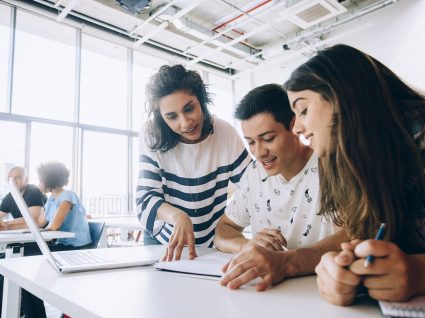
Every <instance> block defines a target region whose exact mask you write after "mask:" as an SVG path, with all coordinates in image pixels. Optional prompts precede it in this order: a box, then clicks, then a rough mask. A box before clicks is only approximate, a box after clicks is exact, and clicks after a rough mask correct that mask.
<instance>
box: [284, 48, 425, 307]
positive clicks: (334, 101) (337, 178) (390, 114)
mask: <svg viewBox="0 0 425 318" xmlns="http://www.w3.org/2000/svg"><path fill="white" fill-rule="evenodd" d="M284 87H285V89H286V91H287V92H288V97H289V100H290V103H291V106H292V109H293V110H294V112H295V114H296V121H295V124H294V132H296V133H298V134H304V135H305V137H306V138H310V139H311V146H312V148H313V149H314V152H315V154H316V155H317V156H319V157H320V163H321V175H320V177H321V179H320V181H321V183H320V186H321V191H322V192H321V193H322V198H321V202H322V205H321V211H320V214H321V215H324V216H328V217H332V219H333V220H334V222H335V223H337V224H340V225H341V226H342V227H343V228H344V229H346V230H347V231H348V232H349V234H350V236H351V237H353V238H355V239H357V240H355V241H352V242H350V243H348V242H347V243H344V244H343V245H342V248H343V251H342V252H341V253H338V252H329V253H326V254H325V255H323V257H322V259H321V261H320V263H319V265H318V266H317V268H316V272H317V275H318V277H317V282H318V286H319V291H320V294H321V296H322V297H323V298H325V299H326V300H327V301H329V302H331V303H334V304H338V305H349V304H351V303H352V302H353V301H354V299H355V297H356V294H357V291H358V289H359V287H360V285H363V286H364V287H365V288H366V289H367V292H368V294H369V296H371V297H372V298H375V299H377V300H389V301H404V300H407V299H409V298H410V297H412V296H414V295H416V294H423V293H425V225H424V223H425V174H424V167H425V165H424V163H425V160H424V158H425V96H424V95H423V94H422V93H420V92H419V91H417V90H415V89H413V88H411V87H410V86H408V85H407V84H405V83H404V82H403V81H402V80H401V79H400V78H399V77H398V76H397V75H396V74H394V73H393V72H392V71H391V70H390V69H389V68H387V67H386V66H385V65H383V64H382V63H381V62H379V61H378V60H376V59H374V58H373V57H371V56H370V55H367V54H365V53H363V52H361V51H359V50H357V49H355V48H352V47H349V46H346V45H336V46H333V47H330V48H327V49H325V50H323V51H320V52H319V53H318V54H317V55H316V56H314V57H312V58H311V59H310V60H309V61H307V62H306V63H305V64H303V65H301V66H300V67H298V68H297V69H296V70H295V71H294V72H293V73H292V74H291V77H290V79H289V80H288V81H287V82H286V83H285V85H284ZM381 223H386V230H387V231H386V232H385V236H384V239H385V240H383V241H378V240H373V239H370V238H373V237H375V235H376V233H377V230H378V228H379V227H380V224H381ZM368 255H371V256H374V258H375V260H374V261H373V263H370V259H368V262H366V260H365V258H366V256H368Z"/></svg>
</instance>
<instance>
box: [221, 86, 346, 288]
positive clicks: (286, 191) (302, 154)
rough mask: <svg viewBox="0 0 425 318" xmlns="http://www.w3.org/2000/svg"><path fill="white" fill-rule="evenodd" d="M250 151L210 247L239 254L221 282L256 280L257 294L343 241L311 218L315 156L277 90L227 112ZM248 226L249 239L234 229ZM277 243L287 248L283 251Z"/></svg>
mask: <svg viewBox="0 0 425 318" xmlns="http://www.w3.org/2000/svg"><path fill="white" fill-rule="evenodd" d="M235 117H236V118H237V119H239V120H241V126H242V131H243V135H244V137H245V139H246V141H247V143H248V145H249V149H250V151H251V154H252V155H253V156H254V157H255V158H256V159H257V160H255V161H253V162H252V163H251V164H250V165H249V166H248V168H247V169H246V171H245V173H244V175H243V176H242V179H241V182H240V189H238V190H237V191H236V192H235V194H234V196H233V199H232V201H231V202H230V203H229V204H228V206H227V207H226V211H225V214H224V215H223V216H222V217H221V219H220V221H219V223H218V225H217V228H216V235H215V238H214V244H215V246H216V247H217V248H218V249H219V250H221V251H223V252H229V253H239V254H238V255H237V256H236V257H234V258H233V259H232V260H231V261H230V262H229V264H227V265H226V266H225V267H224V270H226V272H225V275H224V277H223V278H222V280H221V284H222V285H226V286H228V287H229V288H231V289H235V288H239V287H240V286H241V285H243V284H245V283H247V282H249V281H251V280H253V279H255V278H257V277H260V278H261V280H260V282H259V283H258V284H257V285H256V288H257V290H265V289H266V288H267V287H269V286H270V285H271V284H276V283H278V282H281V281H282V280H283V279H285V278H286V277H293V276H300V275H305V274H310V273H313V272H314V268H315V266H316V265H317V264H318V263H319V261H320V257H321V255H322V254H323V253H324V252H327V251H330V250H334V249H338V248H339V246H340V244H341V242H343V240H344V239H345V240H346V239H347V237H346V236H345V235H344V232H343V231H341V232H339V233H338V234H335V235H333V234H334V229H333V226H332V223H331V222H329V220H326V219H325V218H324V217H321V216H318V215H317V212H318V211H319V199H320V195H319V172H318V168H317V165H318V159H317V157H316V156H315V155H313V154H312V150H311V149H310V148H309V147H307V146H305V145H303V144H302V143H301V142H300V139H299V138H298V136H295V135H294V134H293V133H292V131H291V129H292V126H293V119H294V113H293V112H292V110H291V107H290V106H289V102H288V97H287V95H286V93H285V91H284V90H283V88H282V87H281V86H280V85H277V84H267V85H263V86H260V87H257V88H255V89H253V90H251V91H250V92H249V93H248V94H247V95H245V97H244V98H243V99H242V100H241V102H240V103H239V105H238V106H237V108H236V110H235ZM247 226H251V229H252V234H253V238H252V239H251V240H249V239H247V238H245V237H244V235H243V234H242V231H243V230H244V228H245V227H247ZM282 246H286V247H287V248H288V249H289V250H288V251H285V249H284V248H283V247H282Z"/></svg>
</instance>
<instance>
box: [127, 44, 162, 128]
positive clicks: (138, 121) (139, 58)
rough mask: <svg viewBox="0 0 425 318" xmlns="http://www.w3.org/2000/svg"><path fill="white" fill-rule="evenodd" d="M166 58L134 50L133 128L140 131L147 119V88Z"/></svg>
mask: <svg viewBox="0 0 425 318" xmlns="http://www.w3.org/2000/svg"><path fill="white" fill-rule="evenodd" d="M163 64H165V62H164V60H160V59H158V58H155V57H152V56H149V55H147V54H143V53H140V52H137V51H134V55H133V110H132V117H133V118H132V130H133V131H137V132H138V131H139V130H140V128H141V126H142V123H143V122H144V121H145V120H146V113H145V101H146V99H145V95H146V94H145V88H146V84H147V83H148V81H149V77H150V76H152V75H153V74H154V73H155V72H157V71H158V69H159V68H160V67H161V65H163Z"/></svg>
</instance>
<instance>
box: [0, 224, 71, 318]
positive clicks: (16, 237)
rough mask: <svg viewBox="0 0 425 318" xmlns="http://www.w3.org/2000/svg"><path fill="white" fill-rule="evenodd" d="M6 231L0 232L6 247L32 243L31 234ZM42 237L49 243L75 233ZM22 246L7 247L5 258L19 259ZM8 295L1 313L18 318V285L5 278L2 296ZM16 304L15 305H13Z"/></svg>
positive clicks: (19, 296)
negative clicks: (13, 244) (14, 244)
mask: <svg viewBox="0 0 425 318" xmlns="http://www.w3.org/2000/svg"><path fill="white" fill-rule="evenodd" d="M6 232H7V231H0V244H3V245H4V246H6V245H7V244H12V243H18V244H23V243H28V242H34V237H33V235H32V233H13V234H11V233H6ZM41 235H42V237H43V238H44V240H45V241H51V240H53V239H57V238H71V237H75V233H71V232H63V231H44V232H41ZM23 250H24V248H23V246H18V247H16V246H15V247H8V248H6V250H5V254H6V258H15V257H21V256H22V255H23V252H24V251H23ZM5 294H8V297H7V299H6V297H3V308H2V315H3V312H4V313H5V314H4V315H5V316H6V317H19V312H20V310H19V309H20V298H21V291H20V288H19V286H18V285H16V284H15V283H14V282H11V281H10V280H9V279H8V278H7V277H5V278H4V281H3V296H4V295H5ZM0 297H1V295H0ZM16 303H17V305H15V304H16Z"/></svg>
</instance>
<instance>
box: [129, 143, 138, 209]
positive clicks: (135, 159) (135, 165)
mask: <svg viewBox="0 0 425 318" xmlns="http://www.w3.org/2000/svg"><path fill="white" fill-rule="evenodd" d="M132 140H133V145H132V146H133V167H132V170H131V173H133V184H132V188H131V189H130V192H131V193H133V202H132V204H133V212H134V213H136V212H137V210H136V202H135V197H136V196H135V194H136V188H137V182H138V179H139V166H140V164H139V138H138V137H133V138H132Z"/></svg>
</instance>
